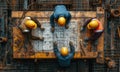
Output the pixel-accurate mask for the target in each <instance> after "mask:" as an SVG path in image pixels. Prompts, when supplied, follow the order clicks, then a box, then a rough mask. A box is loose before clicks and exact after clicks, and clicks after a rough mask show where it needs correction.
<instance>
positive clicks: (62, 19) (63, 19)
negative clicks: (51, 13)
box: [58, 17, 66, 26]
mask: <svg viewBox="0 0 120 72" xmlns="http://www.w3.org/2000/svg"><path fill="white" fill-rule="evenodd" d="M65 23H66V19H65V17H59V18H58V25H59V26H64V25H65Z"/></svg>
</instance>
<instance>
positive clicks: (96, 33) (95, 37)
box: [89, 31, 103, 41]
mask: <svg viewBox="0 0 120 72" xmlns="http://www.w3.org/2000/svg"><path fill="white" fill-rule="evenodd" d="M102 33H103V31H102V32H95V33H94V34H93V35H92V36H91V37H90V38H89V40H91V41H95V40H97V39H98V38H99V37H100V36H101V35H102Z"/></svg>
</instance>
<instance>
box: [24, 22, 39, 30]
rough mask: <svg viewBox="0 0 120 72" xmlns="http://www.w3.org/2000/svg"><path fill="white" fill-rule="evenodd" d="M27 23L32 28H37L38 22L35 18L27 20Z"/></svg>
mask: <svg viewBox="0 0 120 72" xmlns="http://www.w3.org/2000/svg"><path fill="white" fill-rule="evenodd" d="M25 25H26V26H27V27H28V28H30V29H36V28H37V24H36V23H35V22H34V21H33V20H26V21H25Z"/></svg>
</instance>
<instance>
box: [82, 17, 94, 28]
mask: <svg viewBox="0 0 120 72" xmlns="http://www.w3.org/2000/svg"><path fill="white" fill-rule="evenodd" d="M92 19H93V18H90V19H89V20H87V21H86V22H85V23H84V24H83V28H85V27H86V26H87V25H88V23H89V22H90V21H91V20H92Z"/></svg>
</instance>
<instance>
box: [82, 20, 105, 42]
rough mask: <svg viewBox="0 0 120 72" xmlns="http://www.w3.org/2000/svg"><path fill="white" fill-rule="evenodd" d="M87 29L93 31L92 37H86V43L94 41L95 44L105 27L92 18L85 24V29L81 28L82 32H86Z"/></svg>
mask: <svg viewBox="0 0 120 72" xmlns="http://www.w3.org/2000/svg"><path fill="white" fill-rule="evenodd" d="M86 27H87V29H88V30H91V31H92V35H91V36H90V37H89V38H88V37H85V39H84V41H86V42H87V41H92V42H95V41H96V40H97V39H98V38H99V37H100V36H101V35H102V33H103V30H104V28H103V26H102V24H101V22H100V21H99V20H98V19H97V18H91V19H89V20H87V21H86V22H85V24H84V25H83V27H81V32H82V31H84V30H85V28H86Z"/></svg>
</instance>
